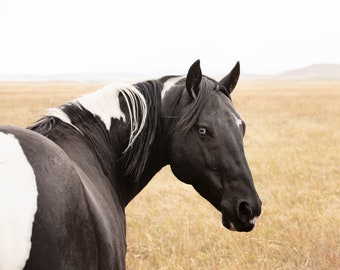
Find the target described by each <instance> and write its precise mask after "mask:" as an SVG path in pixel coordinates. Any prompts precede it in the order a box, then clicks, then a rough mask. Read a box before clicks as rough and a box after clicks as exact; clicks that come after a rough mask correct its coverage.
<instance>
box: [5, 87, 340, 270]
mask: <svg viewBox="0 0 340 270" xmlns="http://www.w3.org/2000/svg"><path fill="white" fill-rule="evenodd" d="M98 86H99V85H98V84H97V85H95V84H85V83H26V84H25V83H1V84H0V108H1V115H0V123H2V124H15V125H19V126H26V125H28V124H30V123H32V122H33V121H34V120H36V119H37V118H39V117H40V116H41V115H42V114H43V113H44V112H45V109H46V108H48V107H50V106H56V105H58V104H60V103H61V102H63V101H66V100H68V99H70V98H74V97H76V96H79V95H81V94H82V93H85V92H89V91H93V90H95V89H96V88H97V87H98ZM233 100H234V103H235V106H236V108H237V110H238V112H239V113H240V114H241V115H242V116H243V119H244V120H245V121H246V123H247V133H246V137H245V148H246V154H247V157H248V162H249V165H250V168H251V169H252V172H253V176H254V179H255V184H256V187H257V190H258V193H259V195H260V197H261V199H262V201H263V213H262V215H261V217H260V219H259V220H258V224H257V226H256V227H255V229H254V230H253V231H252V232H250V233H235V232H229V231H227V230H226V229H225V228H223V226H222V224H221V217H220V214H219V213H218V212H217V211H216V210H215V209H213V207H212V206H211V205H210V204H209V203H207V202H206V201H205V200H204V199H202V198H201V197H200V196H199V195H198V194H197V193H196V192H195V191H194V190H193V189H192V188H191V187H190V186H188V185H185V184H182V183H181V182H179V181H178V180H176V179H175V177H174V176H173V175H172V174H171V172H170V169H169V168H168V167H167V168H165V169H163V170H162V171H161V172H159V173H158V174H157V176H156V177H155V179H154V180H152V181H151V183H150V184H149V185H148V186H147V187H146V188H145V189H144V190H143V191H142V192H141V194H139V195H138V196H137V198H135V199H134V200H133V201H132V202H131V203H130V204H129V206H128V207H127V209H126V213H127V226H128V232H127V243H128V254H127V268H128V269H131V270H132V269H143V270H144V269H186V270H187V269H235V270H236V269H237V270H239V269H340V230H339V228H340V167H339V165H340V155H339V152H340V139H339V138H340V131H339V127H340V82H288V81H285V82H279V81H275V82H241V83H240V84H239V85H238V87H237V89H236V90H235V93H234V95H233Z"/></svg>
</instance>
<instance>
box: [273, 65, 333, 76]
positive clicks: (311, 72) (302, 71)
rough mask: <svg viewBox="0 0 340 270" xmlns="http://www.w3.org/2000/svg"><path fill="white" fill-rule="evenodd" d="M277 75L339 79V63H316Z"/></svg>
mask: <svg viewBox="0 0 340 270" xmlns="http://www.w3.org/2000/svg"><path fill="white" fill-rule="evenodd" d="M277 77H278V78H280V79H288V80H340V65H337V64H317V65H312V66H308V67H305V68H299V69H294V70H290V71H286V72H283V73H281V74H279V75H278V76H277Z"/></svg>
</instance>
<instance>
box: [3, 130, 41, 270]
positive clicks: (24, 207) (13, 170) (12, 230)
mask: <svg viewBox="0 0 340 270" xmlns="http://www.w3.org/2000/svg"><path fill="white" fill-rule="evenodd" d="M0 145H1V152H0V268H1V269H2V270H7V269H8V270H9V269H22V268H23V267H24V266H25V264H26V261H27V259H28V257H29V254H30V249H31V236H32V229H33V221H34V215H35V213H36V211H37V198H38V190H37V184H36V181H35V175H34V171H33V169H32V167H31V165H30V163H29V162H28V160H27V158H26V156H25V154H24V152H23V150H22V148H21V146H20V143H19V141H18V140H17V139H16V138H15V136H13V135H12V134H5V133H2V132H0Z"/></svg>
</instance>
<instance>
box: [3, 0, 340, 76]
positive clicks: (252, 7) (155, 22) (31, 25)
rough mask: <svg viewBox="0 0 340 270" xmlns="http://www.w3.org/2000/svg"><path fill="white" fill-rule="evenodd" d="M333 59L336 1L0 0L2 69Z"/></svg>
mask: <svg viewBox="0 0 340 270" xmlns="http://www.w3.org/2000/svg"><path fill="white" fill-rule="evenodd" d="M196 59H201V66H202V69H203V73H205V74H207V75H209V74H216V73H218V74H221V73H222V74H223V73H225V72H227V71H229V70H230V69H231V68H232V66H233V65H234V64H235V62H236V61H240V63H241V72H242V73H247V74H249V73H255V74H276V73H279V72H282V71H285V70H289V69H294V68H300V67H305V66H308V65H311V64H316V63H335V64H340V1H339V0H277V1H275V0H243V1H242V0H233V1H228V0H220V1H217V0H206V1H200V0H196V1H194V0H189V1H186V0H167V1H161V0H158V1H156V0H144V1H143V0H139V1H138V0H135V1H132V0H122V1H114V0H111V1H109V0H0V74H38V75H45V74H56V73H84V72H86V73H91V72H93V73H97V72H109V73H111V72H129V73H141V74H155V75H166V74H183V73H186V71H187V69H188V68H189V66H190V65H191V64H192V63H193V62H194V61H195V60H196Z"/></svg>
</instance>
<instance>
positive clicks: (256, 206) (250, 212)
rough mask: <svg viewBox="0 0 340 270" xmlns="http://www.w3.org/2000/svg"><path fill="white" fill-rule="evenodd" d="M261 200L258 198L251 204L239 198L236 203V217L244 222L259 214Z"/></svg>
mask: <svg viewBox="0 0 340 270" xmlns="http://www.w3.org/2000/svg"><path fill="white" fill-rule="evenodd" d="M261 205H262V202H261V200H260V199H258V201H257V202H254V203H253V204H252V203H250V202H249V201H247V200H241V201H239V203H238V208H237V215H238V218H239V219H240V220H242V221H244V222H247V221H251V220H253V219H254V218H257V217H258V216H259V215H260V214H261Z"/></svg>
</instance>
